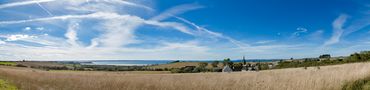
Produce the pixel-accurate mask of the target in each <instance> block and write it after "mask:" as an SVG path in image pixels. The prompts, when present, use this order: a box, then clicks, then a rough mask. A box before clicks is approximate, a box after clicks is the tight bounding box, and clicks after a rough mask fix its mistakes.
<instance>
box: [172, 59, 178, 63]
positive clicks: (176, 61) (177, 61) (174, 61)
mask: <svg viewBox="0 0 370 90" xmlns="http://www.w3.org/2000/svg"><path fill="white" fill-rule="evenodd" d="M178 62H180V60H176V61H172V62H170V63H178Z"/></svg>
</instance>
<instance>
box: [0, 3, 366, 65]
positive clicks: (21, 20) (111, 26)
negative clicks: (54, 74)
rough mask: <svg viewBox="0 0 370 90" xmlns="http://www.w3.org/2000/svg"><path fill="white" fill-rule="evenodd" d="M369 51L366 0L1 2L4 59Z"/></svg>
mask: <svg viewBox="0 0 370 90" xmlns="http://www.w3.org/2000/svg"><path fill="white" fill-rule="evenodd" d="M369 48H370V1H366V0H325V1H323V0H236V1H228V0H172V1H168V0H2V1H0V52H2V53H0V59H2V60H21V59H28V60H91V59H93V60H110V59H120V60H126V59H127V60H130V59H131V60H132V59H135V60H139V59H143V60H189V59H191V60H212V59H223V58H232V59H239V58H241V57H242V56H243V55H245V56H246V57H247V58H249V59H272V58H273V59H275V58H290V57H293V58H304V57H317V56H319V55H320V54H326V53H329V54H332V55H334V56H342V55H348V54H350V53H353V52H358V51H363V50H369Z"/></svg>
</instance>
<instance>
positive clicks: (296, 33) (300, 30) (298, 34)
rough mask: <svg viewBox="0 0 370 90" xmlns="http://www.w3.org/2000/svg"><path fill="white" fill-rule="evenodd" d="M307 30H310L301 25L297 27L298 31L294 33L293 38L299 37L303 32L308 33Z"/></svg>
mask: <svg viewBox="0 0 370 90" xmlns="http://www.w3.org/2000/svg"><path fill="white" fill-rule="evenodd" d="M307 31H308V30H307V29H306V28H303V27H299V28H297V31H296V32H294V33H293V34H292V36H291V38H296V37H299V36H300V35H301V34H302V33H307Z"/></svg>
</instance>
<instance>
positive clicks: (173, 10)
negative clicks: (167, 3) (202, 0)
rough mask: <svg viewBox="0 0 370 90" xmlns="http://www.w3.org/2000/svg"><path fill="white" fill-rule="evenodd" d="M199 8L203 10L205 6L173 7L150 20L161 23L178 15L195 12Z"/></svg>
mask: <svg viewBox="0 0 370 90" xmlns="http://www.w3.org/2000/svg"><path fill="white" fill-rule="evenodd" d="M199 8H203V6H201V5H199V4H183V5H178V6H175V7H172V8H170V9H168V10H166V11H164V12H163V13H161V14H160V15H158V16H155V17H153V18H151V19H150V20H154V21H161V20H164V19H167V18H169V17H172V16H175V15H177V14H182V13H185V12H187V11H190V10H195V9H199Z"/></svg>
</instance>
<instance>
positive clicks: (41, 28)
mask: <svg viewBox="0 0 370 90" xmlns="http://www.w3.org/2000/svg"><path fill="white" fill-rule="evenodd" d="M44 29H45V28H44V27H37V28H36V30H39V31H43V30H44Z"/></svg>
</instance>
